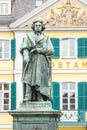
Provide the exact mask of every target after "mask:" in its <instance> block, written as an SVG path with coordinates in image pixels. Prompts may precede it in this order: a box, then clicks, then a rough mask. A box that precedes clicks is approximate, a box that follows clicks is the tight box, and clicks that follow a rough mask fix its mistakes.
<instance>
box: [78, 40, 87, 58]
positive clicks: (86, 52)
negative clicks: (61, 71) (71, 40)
mask: <svg viewBox="0 0 87 130" xmlns="http://www.w3.org/2000/svg"><path fill="white" fill-rule="evenodd" d="M85 57H87V38H78V58H85Z"/></svg>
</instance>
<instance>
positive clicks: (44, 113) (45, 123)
mask: <svg viewBox="0 0 87 130" xmlns="http://www.w3.org/2000/svg"><path fill="white" fill-rule="evenodd" d="M9 113H10V115H12V116H13V130H57V129H58V127H57V119H58V118H59V117H60V116H61V112H60V111H56V110H53V109H52V107H51V103H50V102H30V103H25V104H22V105H20V108H18V109H17V110H13V111H9Z"/></svg>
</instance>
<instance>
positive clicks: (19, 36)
mask: <svg viewBox="0 0 87 130" xmlns="http://www.w3.org/2000/svg"><path fill="white" fill-rule="evenodd" d="M25 36H26V33H25V32H24V31H23V32H21V31H17V32H15V38H16V59H15V66H14V81H15V82H16V83H17V107H19V104H20V102H22V99H23V87H22V82H21V77H22V56H21V54H20V52H19V50H20V46H21V43H22V41H23V37H25Z"/></svg>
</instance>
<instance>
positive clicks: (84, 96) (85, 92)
mask: <svg viewBox="0 0 87 130" xmlns="http://www.w3.org/2000/svg"><path fill="white" fill-rule="evenodd" d="M86 110H87V82H80V83H78V115H79V116H78V118H79V119H80V120H83V121H84V118H85V111H86Z"/></svg>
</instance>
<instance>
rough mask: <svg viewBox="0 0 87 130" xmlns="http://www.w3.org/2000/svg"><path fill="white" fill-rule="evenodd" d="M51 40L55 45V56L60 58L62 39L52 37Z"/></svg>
mask: <svg viewBox="0 0 87 130" xmlns="http://www.w3.org/2000/svg"><path fill="white" fill-rule="evenodd" d="M51 42H52V44H53V47H54V51H55V52H54V55H53V58H58V57H59V53H60V48H59V42H60V40H59V39H58V38H51Z"/></svg>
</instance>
